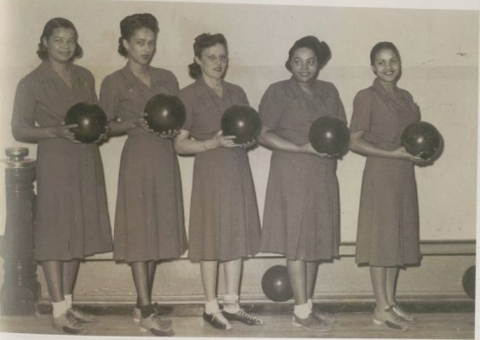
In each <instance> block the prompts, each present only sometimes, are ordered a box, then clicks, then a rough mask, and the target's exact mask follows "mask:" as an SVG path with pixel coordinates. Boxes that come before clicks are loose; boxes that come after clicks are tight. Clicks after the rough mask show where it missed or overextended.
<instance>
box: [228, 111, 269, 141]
mask: <svg viewBox="0 0 480 340" xmlns="http://www.w3.org/2000/svg"><path fill="white" fill-rule="evenodd" d="M221 128H222V131H223V135H224V136H235V137H236V138H235V139H234V141H233V142H234V143H235V144H244V143H247V142H251V141H252V140H254V139H255V138H257V137H258V135H259V134H260V130H261V129H262V121H261V120H260V116H259V115H258V113H257V111H255V109H254V108H252V107H250V106H247V105H233V106H231V107H230V108H229V109H227V110H226V111H225V113H224V114H223V116H222V121H221Z"/></svg>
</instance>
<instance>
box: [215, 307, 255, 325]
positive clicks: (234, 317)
mask: <svg viewBox="0 0 480 340" xmlns="http://www.w3.org/2000/svg"><path fill="white" fill-rule="evenodd" d="M222 313H223V315H225V318H227V320H230V321H238V322H241V323H244V324H246V325H249V326H257V325H263V320H262V319H259V318H257V317H256V316H253V315H250V314H248V313H247V312H245V311H244V310H243V309H240V310H239V311H238V312H236V313H229V312H227V311H223V312H222Z"/></svg>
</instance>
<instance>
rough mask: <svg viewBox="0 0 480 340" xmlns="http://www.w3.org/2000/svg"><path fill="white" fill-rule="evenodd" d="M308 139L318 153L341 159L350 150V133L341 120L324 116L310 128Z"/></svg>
mask: <svg viewBox="0 0 480 340" xmlns="http://www.w3.org/2000/svg"><path fill="white" fill-rule="evenodd" d="M308 139H309V141H310V144H312V146H313V148H314V149H315V151H317V152H318V153H324V154H327V155H329V156H331V157H339V156H341V155H342V154H343V153H345V152H346V151H347V150H348V144H349V142H350V131H349V130H348V127H347V124H346V123H345V122H344V121H343V120H341V119H340V118H337V117H332V116H323V117H320V118H318V119H316V120H315V121H314V122H313V123H312V125H311V126H310V131H309V133H308Z"/></svg>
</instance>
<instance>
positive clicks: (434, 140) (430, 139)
mask: <svg viewBox="0 0 480 340" xmlns="http://www.w3.org/2000/svg"><path fill="white" fill-rule="evenodd" d="M441 139H442V138H441V135H440V133H439V132H438V130H437V129H436V128H435V126H433V125H432V124H430V123H427V122H422V121H419V122H415V123H412V124H410V125H409V126H407V127H406V128H405V130H404V131H403V133H402V137H401V143H402V145H403V146H404V147H405V150H407V152H408V153H409V154H411V155H412V156H417V155H418V156H420V157H421V158H422V159H424V160H428V159H431V158H433V157H434V156H436V154H437V152H438V151H439V149H440V145H441Z"/></svg>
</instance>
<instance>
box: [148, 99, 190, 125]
mask: <svg viewBox="0 0 480 340" xmlns="http://www.w3.org/2000/svg"><path fill="white" fill-rule="evenodd" d="M145 113H146V116H145V120H146V121H147V124H148V126H149V127H150V129H152V130H153V131H155V132H159V133H162V132H167V131H169V130H180V129H181V127H182V126H183V124H184V123H185V119H186V118H187V111H186V109H185V105H183V102H182V101H181V100H180V98H178V97H176V96H172V95H168V94H163V93H162V94H156V95H154V96H153V97H151V98H150V99H149V100H148V102H147V104H146V105H145Z"/></svg>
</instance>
